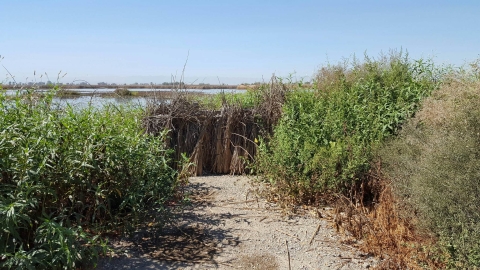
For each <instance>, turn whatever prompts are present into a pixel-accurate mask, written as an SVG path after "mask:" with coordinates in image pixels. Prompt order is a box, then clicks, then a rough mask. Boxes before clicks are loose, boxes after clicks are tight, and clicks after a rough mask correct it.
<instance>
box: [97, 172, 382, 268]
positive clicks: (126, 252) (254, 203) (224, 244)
mask: <svg viewBox="0 0 480 270" xmlns="http://www.w3.org/2000/svg"><path fill="white" fill-rule="evenodd" d="M188 189H189V192H191V198H192V204H191V205H190V206H188V207H187V209H185V210H184V211H183V212H182V213H181V214H179V217H178V222H176V223H175V225H169V226H167V228H166V229H165V230H164V232H163V233H162V234H161V235H157V236H155V235H154V234H153V233H148V232H144V233H143V234H142V233H141V234H138V235H136V236H135V237H133V238H132V239H131V240H123V241H117V242H115V243H113V245H114V247H115V250H116V255H115V256H114V258H112V259H103V260H101V261H100V263H99V265H98V268H97V269H289V265H290V268H291V269H367V268H371V267H373V266H374V265H375V264H376V260H375V258H372V257H369V256H368V255H366V254H364V253H362V252H360V251H358V250H356V249H355V248H354V247H352V246H350V245H348V244H346V242H345V241H343V240H342V237H340V236H339V235H338V234H337V233H336V232H335V230H334V229H332V226H331V221H332V218H331V216H332V215H333V213H331V211H330V210H329V209H328V208H326V209H320V210H319V211H317V210H315V211H309V210H305V211H303V212H304V213H302V214H297V215H285V214H284V213H283V212H282V209H281V208H279V207H278V206H276V205H275V204H271V203H268V202H266V201H265V200H264V199H261V198H260V197H258V196H257V194H258V192H256V190H255V188H254V187H252V185H251V184H250V182H249V179H248V178H247V177H245V176H206V177H194V178H191V179H190V184H189V186H188ZM287 250H288V251H287Z"/></svg>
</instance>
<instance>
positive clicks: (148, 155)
mask: <svg viewBox="0 0 480 270" xmlns="http://www.w3.org/2000/svg"><path fill="white" fill-rule="evenodd" d="M54 94H55V91H50V92H49V93H47V94H45V95H36V94H34V93H29V94H27V95H21V94H17V95H16V96H14V97H12V96H7V95H6V94H5V92H0V239H1V240H0V254H2V255H1V257H0V268H21V269H22V268H25V269H39V268H44V269H57V268H69V269H71V268H78V267H80V266H82V265H86V264H88V263H94V261H95V258H96V257H97V256H98V254H99V252H101V251H102V250H101V248H104V247H105V243H104V242H103V241H101V240H100V238H98V236H99V235H101V234H102V233H106V232H121V231H122V230H123V229H122V228H125V229H126V228H133V227H134V226H135V225H136V224H137V223H138V222H140V221H141V220H143V219H144V218H145V217H146V216H147V215H149V214H152V213H158V212H159V211H160V212H162V211H164V207H163V205H164V202H165V201H166V200H169V199H170V198H171V197H172V195H173V192H174V186H175V181H176V176H177V172H176V171H175V170H173V169H172V168H171V167H169V166H168V161H169V150H167V149H164V147H163V143H162V140H161V139H158V138H154V137H153V136H150V135H148V134H145V133H144V132H143V130H142V129H141V118H142V116H143V115H142V111H141V110H139V109H136V108H131V107H122V106H114V105H107V106H105V107H103V108H101V109H97V108H94V107H92V106H90V107H87V108H84V109H79V108H73V107H70V106H67V107H66V108H58V107H56V106H54V104H53V103H52V99H53V96H54Z"/></svg>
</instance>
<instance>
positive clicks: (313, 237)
mask: <svg viewBox="0 0 480 270" xmlns="http://www.w3.org/2000/svg"><path fill="white" fill-rule="evenodd" d="M320 226H321V224H318V226H317V229H316V230H315V232H314V233H313V235H312V238H311V239H310V242H309V243H308V244H309V245H311V244H312V242H313V239H315V236H316V235H317V233H318V231H319V230H320Z"/></svg>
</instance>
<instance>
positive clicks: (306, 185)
mask: <svg viewBox="0 0 480 270" xmlns="http://www.w3.org/2000/svg"><path fill="white" fill-rule="evenodd" d="M433 72H434V70H433V67H432V66H431V64H430V63H429V62H424V61H422V60H420V61H414V62H412V61H409V60H408V59H407V57H403V56H402V55H401V54H392V56H391V57H390V58H381V59H380V60H372V59H369V58H368V57H367V58H366V59H365V61H364V63H358V62H357V61H354V62H353V64H352V65H351V66H349V67H348V66H346V65H337V66H327V67H325V68H322V69H321V70H320V71H319V73H318V76H317V79H316V83H315V85H316V87H315V89H313V90H312V89H304V90H297V91H293V92H291V93H290V94H289V96H288V97H287V100H286V103H285V104H284V106H283V116H282V118H281V120H280V123H279V125H278V126H277V127H276V128H275V133H274V136H273V138H272V139H271V141H270V142H269V143H268V144H262V145H261V146H260V154H259V155H258V157H257V167H258V170H259V171H260V172H261V173H263V174H264V175H265V176H266V177H267V178H268V179H270V181H271V182H272V183H274V184H275V186H276V187H277V188H278V192H280V193H281V196H282V197H283V198H290V197H293V198H295V199H301V200H307V199H312V198H314V197H315V196H316V195H319V194H321V193H325V192H327V191H342V190H344V189H345V188H346V187H347V188H348V187H350V186H351V185H352V183H354V181H355V180H356V179H358V178H359V177H361V176H362V174H363V173H364V172H366V171H367V170H368V168H369V165H368V164H369V161H370V159H371V156H372V150H373V149H375V147H376V146H377V145H378V144H379V143H380V142H382V141H383V140H384V139H385V138H387V137H388V136H390V135H392V134H395V133H396V132H397V131H398V129H399V127H400V125H401V123H402V122H403V121H404V120H405V119H407V118H408V117H410V116H411V115H412V114H413V113H414V112H415V111H416V109H417V107H418V105H419V103H420V101H421V100H422V98H423V97H425V96H427V95H429V93H430V92H431V91H432V89H433V88H434V87H435V84H434V82H433V77H434V73H433Z"/></svg>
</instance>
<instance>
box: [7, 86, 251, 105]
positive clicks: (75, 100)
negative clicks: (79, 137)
mask: <svg viewBox="0 0 480 270" xmlns="http://www.w3.org/2000/svg"><path fill="white" fill-rule="evenodd" d="M67 90H71V91H76V92H79V93H84V94H94V95H93V96H78V97H66V98H54V99H53V101H54V103H55V104H58V105H59V106H66V105H67V104H69V105H70V106H74V107H79V108H85V107H87V106H88V105H89V104H91V105H93V106H94V107H102V106H103V105H105V104H129V105H134V106H136V105H138V106H141V107H145V105H146V104H147V100H148V99H149V97H98V96H95V94H103V93H112V92H114V91H115V89H106V88H103V89H102V88H101V89H67ZM128 90H130V91H137V92H146V91H154V90H152V89H128ZM16 91H18V90H6V94H7V95H15V93H16ZM40 91H45V90H40ZM158 91H170V90H168V89H166V90H164V89H162V90H158ZM186 91H187V92H191V93H203V94H219V93H222V91H223V92H224V93H226V94H228V93H244V92H245V90H237V89H225V90H222V89H187V90H186Z"/></svg>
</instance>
